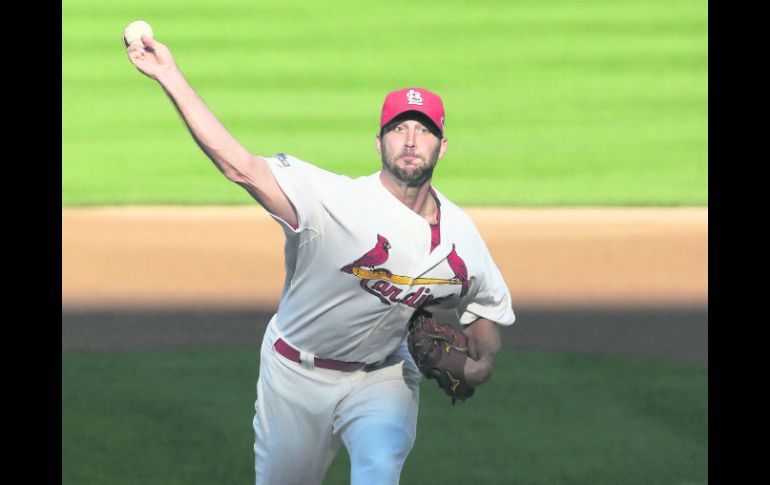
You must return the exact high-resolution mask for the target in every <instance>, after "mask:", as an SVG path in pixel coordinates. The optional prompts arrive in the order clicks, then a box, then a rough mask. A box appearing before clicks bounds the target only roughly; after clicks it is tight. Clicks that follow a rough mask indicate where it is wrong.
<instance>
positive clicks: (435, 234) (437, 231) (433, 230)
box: [428, 187, 441, 252]
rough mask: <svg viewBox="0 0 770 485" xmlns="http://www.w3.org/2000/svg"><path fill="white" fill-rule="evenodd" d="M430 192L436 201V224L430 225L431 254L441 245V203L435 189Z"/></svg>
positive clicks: (430, 189)
mask: <svg viewBox="0 0 770 485" xmlns="http://www.w3.org/2000/svg"><path fill="white" fill-rule="evenodd" d="M428 192H430V195H432V196H433V200H435V201H436V223H435V224H430V252H433V250H434V249H436V246H438V245H439V244H441V202H439V200H438V196H436V192H434V191H433V187H431V188H429V189H428Z"/></svg>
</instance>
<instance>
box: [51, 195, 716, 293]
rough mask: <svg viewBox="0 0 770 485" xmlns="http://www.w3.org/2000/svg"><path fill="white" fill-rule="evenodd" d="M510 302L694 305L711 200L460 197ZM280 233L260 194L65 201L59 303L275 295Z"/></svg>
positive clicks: (703, 281) (704, 276)
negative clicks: (561, 204)
mask: <svg viewBox="0 0 770 485" xmlns="http://www.w3.org/2000/svg"><path fill="white" fill-rule="evenodd" d="M467 212H468V214H469V215H470V216H471V217H472V218H473V220H474V221H475V222H476V224H477V226H478V228H479V231H480V232H481V234H482V236H483V237H484V239H485V241H486V242H487V245H488V246H489V249H490V252H491V253H492V256H493V257H494V259H495V261H496V262H497V264H498V266H499V267H500V270H501V271H502V273H503V275H504V277H505V279H506V281H507V283H508V285H509V288H510V290H511V295H512V297H513V303H514V306H516V305H517V304H527V305H548V306H575V305H578V306H580V305H592V306H627V305H637V306H638V305H642V306H644V305H660V304H663V305H688V306H693V305H696V306H702V305H706V303H707V296H708V209H707V208H673V209H649V208H634V209H516V210H511V209H480V208H471V209H467ZM283 279H284V266H283V233H282V231H281V229H280V227H279V226H278V224H277V223H276V222H275V221H274V220H273V219H272V218H271V217H270V216H268V215H267V214H266V213H265V212H264V210H263V209H261V208H260V207H258V206H253V207H252V206H248V207H241V206H238V207H127V208H66V209H62V307H63V308H112V307H120V308H126V307H128V308H134V307H140V308H141V307H153V308H158V307H161V308H163V307H180V306H183V307H190V306H192V307H223V306H233V305H236V306H240V307H244V306H245V307H273V306H275V305H276V304H277V301H278V298H279V296H280V291H281V288H282V286H283Z"/></svg>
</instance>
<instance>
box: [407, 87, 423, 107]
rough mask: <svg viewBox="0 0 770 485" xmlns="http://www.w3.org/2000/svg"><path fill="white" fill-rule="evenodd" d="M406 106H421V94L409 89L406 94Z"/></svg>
mask: <svg viewBox="0 0 770 485" xmlns="http://www.w3.org/2000/svg"><path fill="white" fill-rule="evenodd" d="M406 104H416V105H418V106H422V94H420V92H419V91H415V90H414V89H410V90H409V92H408V93H406Z"/></svg>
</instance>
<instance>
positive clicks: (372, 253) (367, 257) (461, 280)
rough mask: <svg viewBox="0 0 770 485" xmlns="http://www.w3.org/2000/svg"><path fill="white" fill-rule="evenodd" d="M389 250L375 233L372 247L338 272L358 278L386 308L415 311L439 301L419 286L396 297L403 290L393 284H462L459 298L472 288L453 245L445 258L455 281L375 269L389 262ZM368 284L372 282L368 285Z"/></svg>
mask: <svg viewBox="0 0 770 485" xmlns="http://www.w3.org/2000/svg"><path fill="white" fill-rule="evenodd" d="M390 249H391V245H390V242H388V239H387V238H385V237H384V236H381V235H379V234H377V243H376V244H375V245H374V247H373V248H372V249H370V250H369V251H368V252H367V253H366V254H364V255H363V256H361V257H360V258H358V259H357V260H355V261H353V262H352V263H350V264H347V265H345V266H343V267H342V268H340V271H342V272H344V273H349V274H352V275H355V276H357V277H358V278H361V288H362V289H363V290H364V291H366V292H367V293H370V294H372V295H374V296H376V297H377V298H379V299H380V301H381V302H382V303H384V304H385V305H390V304H391V302H393V303H403V304H405V305H408V306H410V307H413V308H418V307H420V306H421V305H423V304H425V305H427V304H428V303H429V302H430V301H431V300H434V299H435V300H437V301H438V299H437V298H435V297H434V296H433V295H430V294H429V293H430V292H431V290H430V288H428V287H427V286H420V287H419V288H417V290H416V291H413V292H410V293H408V294H407V295H405V296H404V297H403V298H399V295H400V294H401V293H402V292H403V291H404V290H403V289H402V288H399V287H398V286H396V285H407V286H409V287H410V288H413V287H415V286H417V285H441V284H450V285H461V288H462V289H461V291H460V296H461V297H462V296H465V295H466V294H467V293H468V289H469V288H470V285H471V281H470V280H469V279H468V268H467V266H466V265H465V261H463V259H462V258H461V257H460V256H459V255H458V254H457V250H456V248H455V245H454V244H452V252H450V253H449V255H448V256H447V263H448V264H449V268H450V269H451V270H452V272H453V273H454V275H455V278H454V279H438V278H412V277H409V276H400V275H394V274H393V273H392V272H390V271H389V270H388V269H386V268H377V267H376V266H378V265H381V264H383V263H384V262H385V261H387V260H388V256H389V250H390ZM366 268H368V269H366ZM370 281H374V282H375V283H374V284H373V285H371V286H369V282H370ZM444 298H447V297H441V298H440V299H444Z"/></svg>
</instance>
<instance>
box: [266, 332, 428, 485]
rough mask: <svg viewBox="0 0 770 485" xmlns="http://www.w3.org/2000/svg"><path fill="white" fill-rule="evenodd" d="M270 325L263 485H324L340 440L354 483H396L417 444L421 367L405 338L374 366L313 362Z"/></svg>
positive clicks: (355, 484)
mask: <svg viewBox="0 0 770 485" xmlns="http://www.w3.org/2000/svg"><path fill="white" fill-rule="evenodd" d="M276 338H277V337H276V336H275V335H274V333H273V332H272V331H271V326H270V325H269V326H268V329H267V331H266V332H265V337H264V339H263V342H262V350H261V354H260V371H259V379H258V381H257V400H256V403H255V406H254V407H255V410H256V413H255V416H254V421H253V425H254V432H255V442H254V453H255V469H256V483H257V485H313V484H319V485H320V484H321V482H322V481H323V478H324V475H325V474H326V470H327V469H328V467H329V465H330V464H331V462H332V460H333V458H334V456H335V455H336V453H337V451H338V449H339V445H340V442H342V443H343V444H344V445H345V448H346V449H347V450H348V454H349V455H350V464H351V476H350V482H351V485H378V484H383V485H393V484H397V483H398V481H399V476H400V474H401V468H402V467H403V465H404V461H405V460H406V457H407V455H408V454H409V451H410V450H411V449H412V445H413V444H414V439H415V434H416V430H417V409H418V400H419V381H420V378H421V374H420V372H419V370H418V369H417V367H416V366H415V365H414V362H413V360H412V358H411V356H410V355H409V352H408V350H407V348H406V345H405V344H404V345H402V346H401V347H400V348H399V349H398V351H397V352H396V353H395V354H394V355H392V356H391V357H389V358H388V359H387V360H386V361H385V362H384V363H383V364H381V365H380V366H377V368H375V369H373V370H364V369H362V370H358V371H354V372H341V371H336V370H330V369H322V368H317V367H316V368H312V369H311V368H307V367H308V366H303V365H301V364H299V363H296V362H293V361H291V360H289V359H287V358H285V357H283V356H282V355H280V354H279V353H278V352H277V351H276V350H275V349H274V348H273V342H274V340H275V339H276Z"/></svg>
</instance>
